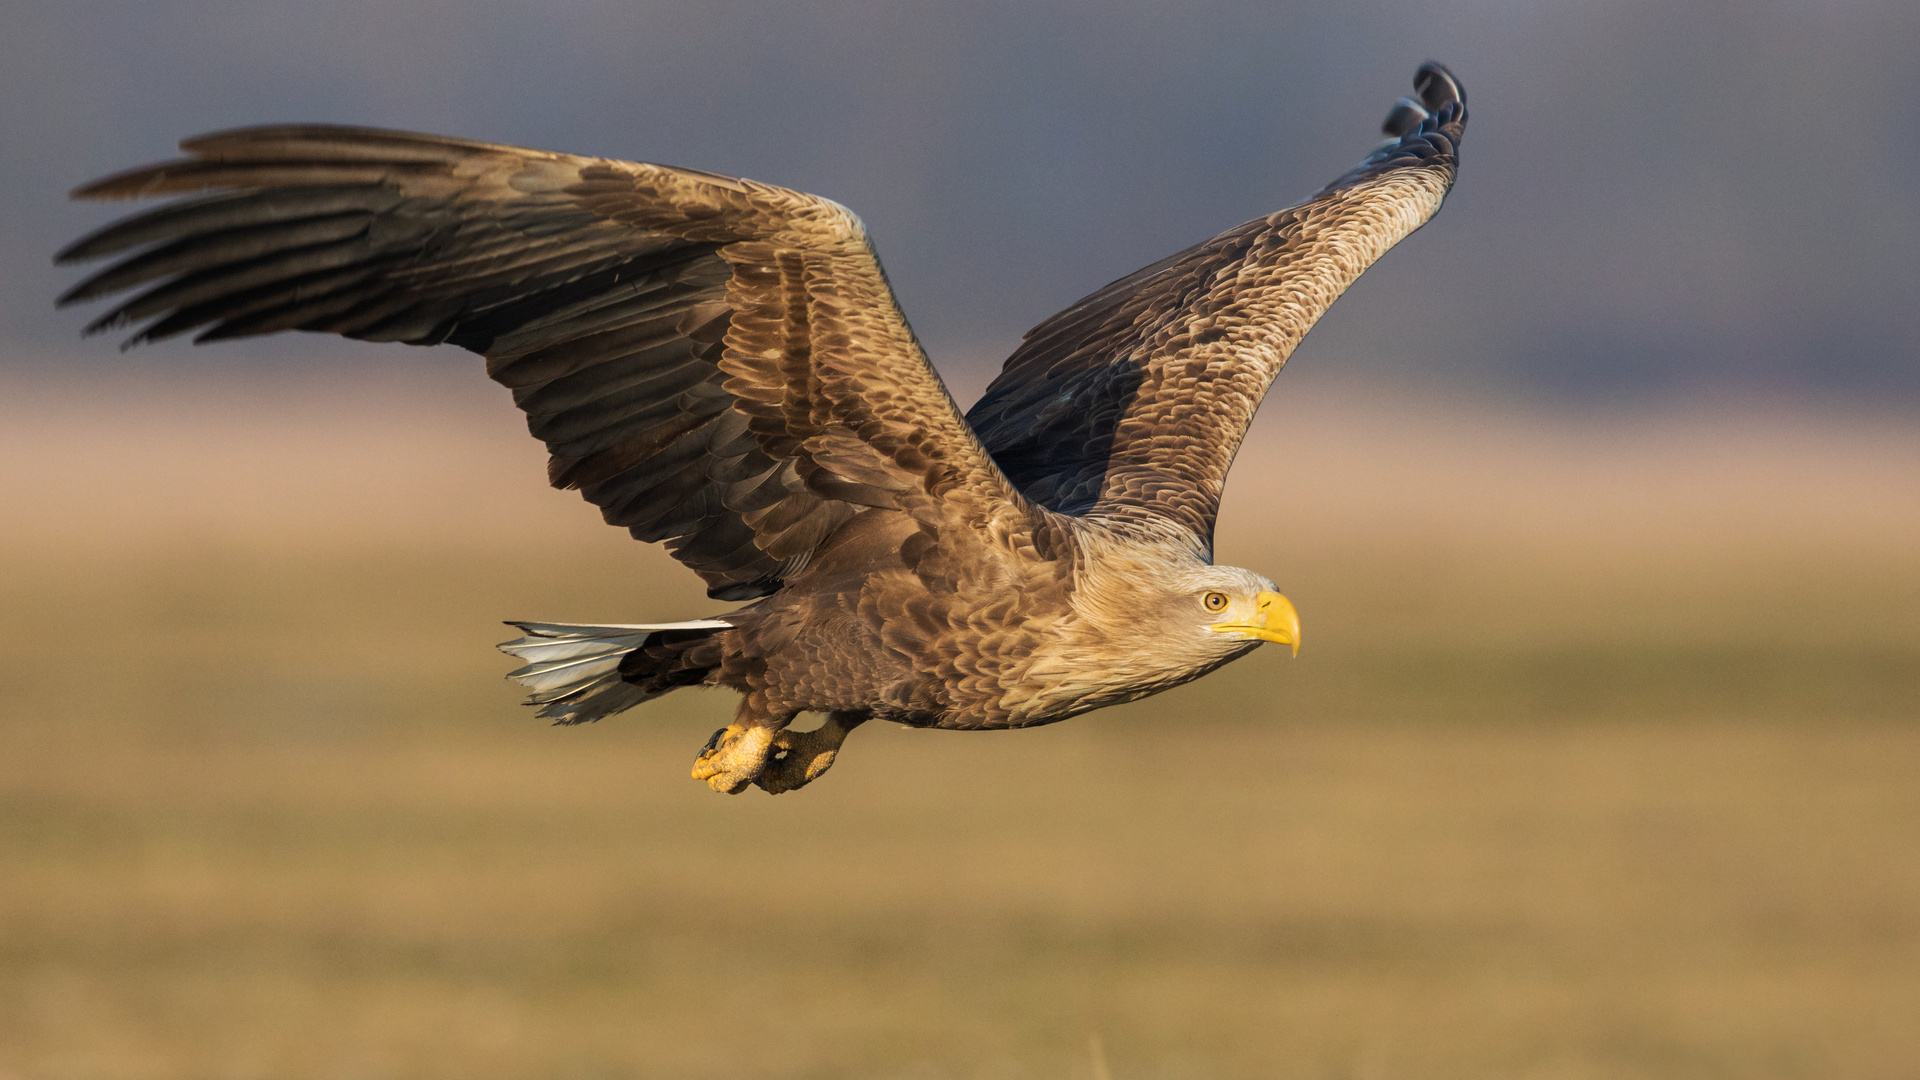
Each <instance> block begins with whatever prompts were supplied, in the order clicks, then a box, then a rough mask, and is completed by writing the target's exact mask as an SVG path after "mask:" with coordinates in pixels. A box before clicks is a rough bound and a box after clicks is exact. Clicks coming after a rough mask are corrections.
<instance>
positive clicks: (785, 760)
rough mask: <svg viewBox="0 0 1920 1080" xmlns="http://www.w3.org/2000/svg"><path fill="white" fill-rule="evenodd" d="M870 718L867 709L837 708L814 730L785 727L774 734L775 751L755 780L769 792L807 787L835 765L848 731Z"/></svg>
mask: <svg viewBox="0 0 1920 1080" xmlns="http://www.w3.org/2000/svg"><path fill="white" fill-rule="evenodd" d="M866 722H867V716H866V714H865V713H858V712H835V713H828V714H827V722H826V723H824V724H821V725H820V726H819V727H817V728H815V729H813V730H812V731H792V730H788V729H786V728H782V729H781V730H780V733H779V734H777V735H775V736H774V737H773V752H772V755H771V756H770V757H769V759H768V760H767V764H766V767H765V768H764V769H762V770H761V771H760V775H759V776H756V777H754V779H753V782H754V783H755V784H756V785H758V786H759V787H760V789H761V790H762V791H765V792H766V793H767V794H769V795H778V794H780V793H781V792H783V791H792V790H793V789H795V788H800V787H805V786H807V785H808V784H810V783H812V782H813V781H815V780H817V779H819V778H820V774H821V773H824V772H826V771H827V770H828V769H831V768H833V758H834V755H835V754H838V753H839V752H840V744H841V743H844V742H846V741H847V733H848V732H850V731H852V730H853V729H854V728H857V727H859V726H860V725H861V724H864V723H866Z"/></svg>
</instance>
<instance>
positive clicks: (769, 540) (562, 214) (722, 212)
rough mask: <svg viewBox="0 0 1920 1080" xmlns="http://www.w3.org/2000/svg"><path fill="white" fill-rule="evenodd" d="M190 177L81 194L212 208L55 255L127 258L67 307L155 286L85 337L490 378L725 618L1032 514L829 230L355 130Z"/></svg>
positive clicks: (282, 142)
mask: <svg viewBox="0 0 1920 1080" xmlns="http://www.w3.org/2000/svg"><path fill="white" fill-rule="evenodd" d="M181 149H182V150H184V151H186V152H187V153H188V154H189V155H190V156H189V157H187V158H185V159H183V160H179V161H173V162H167V163H164V164H160V165H154V166H150V167H148V168H144V169H138V170H135V171H133V172H129V173H125V174H122V175H119V176H114V177H109V178H108V179H105V180H101V181H99V182H97V183H93V184H89V185H87V186H86V187H83V188H81V189H79V190H78V191H76V192H75V193H74V194H75V196H76V197H78V198H88V199H120V198H138V197H145V196H157V195H178V194H182V193H206V192H211V194H202V195H200V196H199V197H196V198H191V199H184V200H180V201H176V202H172V203H169V204H167V205H164V206H161V207H159V208H157V209H154V210H150V211H148V212H146V213H144V214H140V215H138V216H135V217H132V218H129V219H126V220H124V221H121V222H118V223H116V224H113V225H110V226H108V227H107V228H105V229H102V230H100V231H99V232H96V233H94V234H93V235H91V236H89V237H87V238H85V239H83V240H81V241H79V242H78V243H76V244H74V245H73V246H71V247H69V248H68V249H67V250H65V251H63V252H62V253H61V254H60V255H59V259H60V260H61V261H63V262H65V261H75V260H82V259H93V258H98V257H101V256H107V255H121V256H123V257H122V258H121V259H120V261H118V262H116V263H114V264H113V265H111V266H109V267H107V268H106V269H105V270H102V271H101V272H99V273H97V274H95V275H94V276H92V277H90V278H88V279H87V280H86V281H83V282H81V283H80V284H79V285H77V286H75V287H74V288H73V289H72V290H70V291H69V292H68V293H67V294H66V295H65V296H63V297H62V298H61V303H63V304H67V303H74V302H77V301H82V300H91V299H94V298H96V297H100V296H104V295H107V294H109V293H114V292H118V291H120V290H123V289H128V288H132V287H135V286H142V285H144V286H148V288H147V289H146V290H145V291H144V292H141V293H139V294H138V295H136V296H134V297H133V298H132V299H130V300H126V301H124V302H123V303H121V304H120V305H119V306H118V307H116V308H114V309H113V310H112V311H110V312H108V313H107V314H106V315H105V316H103V317H102V318H100V319H99V320H97V321H96V322H94V323H93V325H92V326H91V327H89V330H90V331H94V330H102V329H107V328H111V327H116V326H123V325H130V324H136V323H141V322H143V321H144V322H145V325H144V326H142V327H141V328H140V329H139V330H138V332H137V333H136V334H135V335H134V337H133V338H132V339H131V340H130V341H129V344H132V343H133V342H136V341H143V340H157V339H160V338H166V337H172V336H174V335H176V334H181V333H184V332H187V331H191V330H200V331H201V332H200V334H199V337H198V338H197V339H196V340H198V341H206V340H210V339H217V338H230V337H240V336H245V335H251V334H265V333H272V332H275V331H279V330H313V331H324V332H328V333H336V334H342V335H345V336H347V337H352V338H361V339H366V340H372V341H401V342H406V343H408V344H413V345H430V344H435V343H438V342H443V341H444V342H451V343H453V344H455V345H459V346H461V347H463V348H466V349H471V350H472V351H474V352H477V353H481V354H483V355H484V356H486V358H487V372H488V374H490V375H491V376H493V378H495V379H496V380H498V381H499V382H501V383H504V384H505V385H507V386H508V387H510V388H512V390H513V395H514V400H515V401H516V402H517V403H518V404H519V405H520V407H521V408H522V409H524V410H525V411H526V413H527V422H528V427H529V428H530V429H531V430H532V432H533V434H534V435H535V436H537V437H539V438H540V439H541V440H542V441H543V442H545V443H546V444H547V447H548V449H549V450H550V451H551V453H552V458H551V461H550V463H549V478H550V479H551V480H552V482H553V483H554V484H555V486H558V487H563V488H569V487H570V488H578V489H580V491H581V492H582V494H584V495H585V496H586V497H587V499H589V500H590V501H592V502H593V503H595V504H596V505H598V506H599V507H600V508H601V510H602V512H603V514H604V515H605V517H606V519H607V521H608V522H609V523H611V524H614V525H620V526H624V527H626V528H627V529H629V530H631V532H632V533H633V535H634V536H635V537H636V538H638V539H641V540H646V541H662V540H664V541H667V542H668V548H669V550H671V551H672V552H673V554H674V556H675V557H676V558H678V559H679V560H680V561H681V562H683V563H685V564H687V565H688V566H690V567H691V568H693V569H694V570H695V571H697V572H698V573H699V574H700V575H701V576H702V577H703V578H705V579H706V581H707V584H708V586H709V593H710V595H712V596H714V597H716V598H720V599H729V600H741V599H748V598H751V597H755V596H763V595H766V594H767V593H770V592H772V591H774V590H775V589H777V588H779V587H780V584H781V582H782V580H783V579H785V578H786V577H788V576H790V575H792V574H794V573H796V572H797V571H798V569H799V568H800V567H801V566H803V565H804V564H805V562H806V561H807V559H808V558H809V556H810V555H811V553H812V552H813V551H814V550H815V549H816V548H818V547H819V546H820V544H821V543H822V542H823V541H824V540H825V539H826V538H827V537H828V536H829V535H830V534H831V533H832V532H834V531H835V530H836V529H837V528H838V527H839V526H840V525H841V524H842V523H844V522H846V521H847V520H848V519H850V518H851V517H853V516H854V515H856V514H860V513H863V512H867V511H869V510H873V509H896V508H901V507H903V506H904V505H905V504H906V503H909V502H916V501H917V502H919V503H920V504H921V510H922V512H925V513H933V512H934V510H932V509H930V508H933V507H939V508H940V509H939V512H940V513H943V514H946V515H948V516H950V517H951V516H954V515H960V516H964V515H967V514H974V515H976V516H978V515H991V514H992V513H995V512H998V510H996V508H999V509H1005V508H1006V507H1008V506H1010V505H1013V504H1020V503H1021V501H1020V500H1019V498H1018V496H1017V495H1015V494H1014V493H1013V489H1012V487H1011V486H1010V485H1009V484H1008V483H1007V481H1006V478H1005V477H1004V476H1003V475H1001V473H1000V472H999V470H998V469H997V468H996V467H995V466H994V464H993V462H992V460H991V459H990V458H989V457H988V456H987V454H986V453H985V451H984V450H983V449H982V448H981V446H980V445H979V442H978V441H977V439H976V438H975V437H974V435H973V432H972V431H971V429H969V428H968V427H967V425H966V423H965V422H964V421H963V420H962V419H961V417H960V415H959V411H958V409H957V408H956V407H955V406H954V404H953V401H952V399H951V398H950V397H949V396H948V394H947V391H946V388H945V387H944V386H943V385H942V384H941V382H940V379H939V377H938V376H937V375H935V374H934V372H933V370H932V368H931V367H929V366H928V364H927V362H926V358H925V356H924V355H923V354H922V352H921V350H920V346H919V344H918V343H917V342H916V341H915V339H914V336H913V332H912V331H911V330H910V329H909V328H908V326H907V322H906V319H905V318H904V317H903V316H902V315H901V314H900V311H899V308H898V306H897V305H896V304H895V301H894V298H893V293H892V290H891V289H890V288H889V287H888V285H887V282H886V277H885V275H884V273H883V272H882V271H881V269H880V264H879V261H878V260H877V258H876V257H875V255H874V253H873V251H872V248H871V247H870V245H869V244H868V241H867V237H866V234H865V231H864V230H863V228H862V227H861V225H860V222H859V220H858V219H857V218H856V217H854V215H853V214H852V213H851V212H849V211H848V210H847V209H846V208H844V207H842V206H840V205H838V204H836V203H833V202H829V201H827V200H825V199H818V198H815V197H813V196H810V195H803V194H801V193H799V192H794V191H788V190H785V189H783V188H777V187H772V186H770V185H766V184H760V183H756V182H753V181H749V180H736V179H732V178H729V177H723V176H715V175H711V174H707V173H699V172H693V171H690V170H683V169H673V168H666V167H663V166H658V165H642V164H634V163H631V162H623V161H611V160H605V159H596V158H585V157H574V156H571V155H566V154H555V153H547V152H542V151H535V150H524V149H519V148H515V147H508V146H495V145H490V144H486V143H476V142H467V141H463V140H457V139H447V138H439V137H435V136H428V135H414V134H408V133H403V132H392V131H377V130H368V129H360V128H340V127H316V126H295V127H269V128H255V129H248V130H241V131H232V132H226V133H222V134H216V135H208V136H204V137H202V138H198V139H191V140H188V141H186V142H184V143H182V144H181ZM129 252H132V254H127V253H129ZM1021 505H1024V504H1021Z"/></svg>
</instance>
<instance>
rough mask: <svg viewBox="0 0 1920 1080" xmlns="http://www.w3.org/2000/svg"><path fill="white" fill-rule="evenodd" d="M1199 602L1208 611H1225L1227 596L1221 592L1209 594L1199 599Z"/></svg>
mask: <svg viewBox="0 0 1920 1080" xmlns="http://www.w3.org/2000/svg"><path fill="white" fill-rule="evenodd" d="M1200 602H1201V603H1202V604H1205V605H1206V606H1207V610H1208V611H1225V610H1227V594H1226V593H1223V592H1210V593H1208V594H1207V595H1205V596H1203V597H1201V598H1200Z"/></svg>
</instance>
